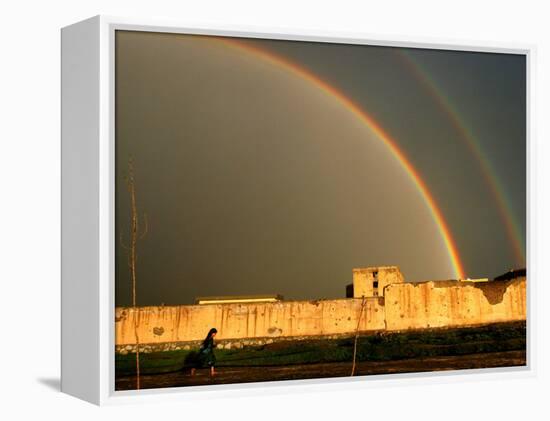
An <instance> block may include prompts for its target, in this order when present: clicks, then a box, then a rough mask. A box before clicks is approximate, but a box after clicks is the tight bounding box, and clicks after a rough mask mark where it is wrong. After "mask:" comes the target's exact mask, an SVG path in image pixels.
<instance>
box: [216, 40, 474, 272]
mask: <svg viewBox="0 0 550 421" xmlns="http://www.w3.org/2000/svg"><path fill="white" fill-rule="evenodd" d="M215 39H216V40H218V41H220V42H223V43H224V44H225V45H227V46H229V47H232V48H236V49H238V50H240V51H243V52H246V53H249V54H252V55H254V56H255V57H258V58H260V59H262V60H266V61H268V62H269V63H271V64H272V65H274V66H279V67H281V68H283V69H285V70H287V71H289V72H292V73H293V74H295V75H297V76H299V77H301V78H302V79H304V80H305V81H307V82H309V83H312V84H313V85H315V86H316V87H317V88H318V89H320V90H322V91H323V92H325V93H326V94H327V95H329V96H331V97H332V98H334V99H335V100H337V101H339V102H340V103H341V104H342V105H343V106H344V107H345V108H347V109H348V110H349V111H350V112H351V113H353V114H354V115H355V116H356V117H357V118H358V119H359V120H361V121H362V122H363V123H364V124H365V125H366V126H367V127H368V128H369V129H370V130H371V131H372V132H373V133H374V134H375V135H376V136H377V137H378V138H379V139H380V140H381V141H382V142H384V144H385V145H386V146H387V147H388V149H389V150H390V151H391V153H392V154H393V156H394V157H395V158H396V159H397V160H398V161H399V163H400V164H401V166H402V167H403V168H404V169H405V171H406V172H407V174H408V175H409V176H410V178H411V180H412V181H413V183H414V185H415V187H416V189H417V190H418V192H419V193H420V195H421V196H422V198H423V200H424V202H425V204H426V206H427V208H428V210H429V212H430V214H431V216H432V218H433V220H434V222H435V223H436V225H437V227H438V230H439V232H440V235H441V238H442V240H443V242H444V244H445V247H446V250H447V253H448V256H449V260H450V263H451V265H452V267H453V270H454V273H455V276H456V277H457V278H458V279H462V278H464V277H465V272H464V266H463V263H462V261H461V258H460V255H459V253H458V250H457V247H456V243H455V241H454V239H453V237H452V235H451V231H450V229H449V226H448V224H447V222H446V221H445V218H444V217H443V214H442V212H441V210H440V208H439V207H438V205H437V203H436V201H435V199H434V197H433V195H432V194H431V192H430V191H429V190H428V187H427V185H426V183H425V182H424V180H423V179H422V178H421V177H420V174H419V173H418V171H417V170H416V169H415V168H414V167H413V165H412V164H411V162H410V161H409V159H408V158H407V157H406V156H405V154H404V153H403V151H402V150H401V149H399V147H398V144H397V142H396V141H395V140H394V139H393V138H392V137H391V136H390V135H389V134H388V133H387V132H386V131H385V130H384V129H383V128H382V126H381V125H380V124H379V123H377V122H376V121H375V119H374V118H373V117H372V116H371V115H369V114H368V113H367V112H366V111H365V110H363V109H362V108H361V107H359V105H358V104H356V103H355V102H354V101H353V100H351V99H350V98H349V97H347V96H346V95H344V94H343V93H342V92H341V91H339V90H338V89H336V88H335V87H334V86H331V85H329V84H328V83H327V82H325V81H324V80H322V79H321V78H319V77H318V76H317V75H315V74H313V73H312V72H310V71H309V70H307V69H305V68H303V67H300V66H298V65H297V64H295V63H293V62H291V61H289V60H287V59H285V58H283V57H281V56H279V55H277V54H275V53H273V52H271V51H266V50H263V49H260V48H257V47H255V46H252V45H250V44H247V43H244V42H242V41H239V40H238V39H237V38H222V37H217V38H215Z"/></svg>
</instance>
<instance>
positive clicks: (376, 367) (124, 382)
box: [116, 351, 526, 390]
mask: <svg viewBox="0 0 550 421" xmlns="http://www.w3.org/2000/svg"><path fill="white" fill-rule="evenodd" d="M525 364H526V353H525V351H508V352H492V353H486V354H472V355H461V356H445V357H428V358H414V359H407V360H397V361H384V362H380V361H364V362H360V363H358V365H357V369H356V373H357V374H356V375H358V376H366V375H372V374H390V373H411V372H423V371H444V370H461V369H473V368H491V367H514V366H523V365H525ZM350 373H351V363H323V364H303V365H290V366H276V367H221V368H219V369H217V370H216V375H215V376H214V377H210V373H209V370H208V369H202V370H197V372H196V374H195V375H194V376H191V375H190V373H189V371H181V372H175V373H166V374H155V375H144V376H141V388H142V389H154V388H163V387H179V386H199V385H213V384H229V383H250V382H262V381H274V380H296V379H314V378H326V377H347V376H349V375H350ZM134 388H135V377H134V376H128V377H118V378H117V379H116V390H131V389H134Z"/></svg>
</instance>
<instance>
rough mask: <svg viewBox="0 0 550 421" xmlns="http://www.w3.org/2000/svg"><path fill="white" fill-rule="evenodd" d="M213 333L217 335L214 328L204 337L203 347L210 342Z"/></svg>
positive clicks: (216, 330)
mask: <svg viewBox="0 0 550 421" xmlns="http://www.w3.org/2000/svg"><path fill="white" fill-rule="evenodd" d="M214 333H218V329H216V328H215V327H213V328H212V329H210V330H209V331H208V335H206V338H204V341H202V344H203V345H204V346H206V345H207V344H208V342H210V341H211V340H212V335H213V334H214Z"/></svg>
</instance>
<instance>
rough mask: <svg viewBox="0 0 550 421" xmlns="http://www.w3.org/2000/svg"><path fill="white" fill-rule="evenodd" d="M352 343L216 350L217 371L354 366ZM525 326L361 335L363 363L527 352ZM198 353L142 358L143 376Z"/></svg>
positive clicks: (128, 365)
mask: <svg viewBox="0 0 550 421" xmlns="http://www.w3.org/2000/svg"><path fill="white" fill-rule="evenodd" d="M353 343H354V338H353V337H348V338H342V339H312V340H301V341H281V342H275V343H272V344H269V345H262V346H257V347H246V348H242V349H220V350H216V351H215V354H216V359H217V366H219V367H258V366H285V365H292V364H311V363H327V362H344V361H351V359H352V356H353ZM525 346H526V327H525V323H524V322H518V323H502V324H494V325H487V326H481V327H472V328H458V329H432V330H424V331H410V332H396V333H378V334H370V335H362V336H360V337H359V339H358V341H357V359H358V360H359V361H390V360H400V359H407V358H423V357H435V356H456V355H468V354H477V353H486V352H503V351H516V350H524V349H525ZM194 355H196V350H194V351H183V350H182V351H166V352H156V353H151V354H144V353H142V354H140V360H141V371H142V373H143V374H155V373H167V372H174V371H179V370H183V369H185V368H186V367H190V366H191V365H192V361H193V358H194ZM115 367H116V373H117V375H119V376H122V375H131V374H134V373H135V354H128V355H116V360H115Z"/></svg>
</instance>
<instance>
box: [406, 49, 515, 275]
mask: <svg viewBox="0 0 550 421" xmlns="http://www.w3.org/2000/svg"><path fill="white" fill-rule="evenodd" d="M396 53H397V55H398V56H399V57H400V58H401V59H402V61H403V63H404V64H405V66H406V67H407V68H408V69H409V70H410V71H411V72H412V74H413V75H414V77H415V78H416V79H417V80H418V81H419V82H420V83H421V85H422V86H424V87H425V88H426V90H427V92H428V94H429V95H430V97H431V98H432V99H433V100H434V101H435V102H436V103H437V104H438V105H439V108H440V109H441V110H443V111H444V113H445V114H446V116H447V118H448V119H449V122H450V123H451V124H452V126H453V127H454V129H455V130H456V131H457V133H459V134H460V136H461V138H462V139H463V140H464V142H465V144H466V146H467V147H468V149H469V150H470V152H471V153H472V155H473V156H474V157H475V158H476V160H477V162H478V165H479V168H480V169H481V174H482V176H483V178H484V181H485V183H486V185H487V187H488V188H489V190H490V192H491V195H492V196H493V197H494V199H495V201H496V204H497V210H498V212H499V215H500V218H501V219H502V222H503V223H504V226H505V227H506V233H507V235H508V238H509V239H510V243H511V245H512V247H513V248H514V254H515V259H516V262H517V264H518V265H520V266H524V265H525V245H524V244H525V242H524V239H523V236H522V234H521V228H520V224H519V223H518V221H517V220H515V219H514V217H513V211H512V210H511V209H512V206H511V205H510V200H509V199H508V198H507V196H506V190H505V188H504V186H503V185H502V183H501V182H500V181H499V179H498V177H497V176H496V174H497V171H496V170H495V168H494V167H493V165H492V164H491V160H490V159H489V158H488V157H487V155H486V153H485V152H484V151H483V148H482V147H481V144H480V141H479V138H478V137H477V136H475V134H474V132H473V130H472V129H471V128H470V127H468V125H467V124H466V122H465V121H464V119H463V118H462V117H461V115H460V112H459V111H458V109H457V107H456V105H455V104H453V102H452V101H451V99H450V98H449V96H448V95H446V94H445V91H444V90H443V89H442V88H441V87H440V86H439V85H438V83H437V81H436V80H435V79H434V77H432V76H431V75H430V72H429V71H428V70H427V69H426V68H425V67H424V66H423V65H422V63H421V62H419V60H418V59H416V58H415V56H414V55H412V54H410V53H408V52H407V50H403V49H396Z"/></svg>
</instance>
